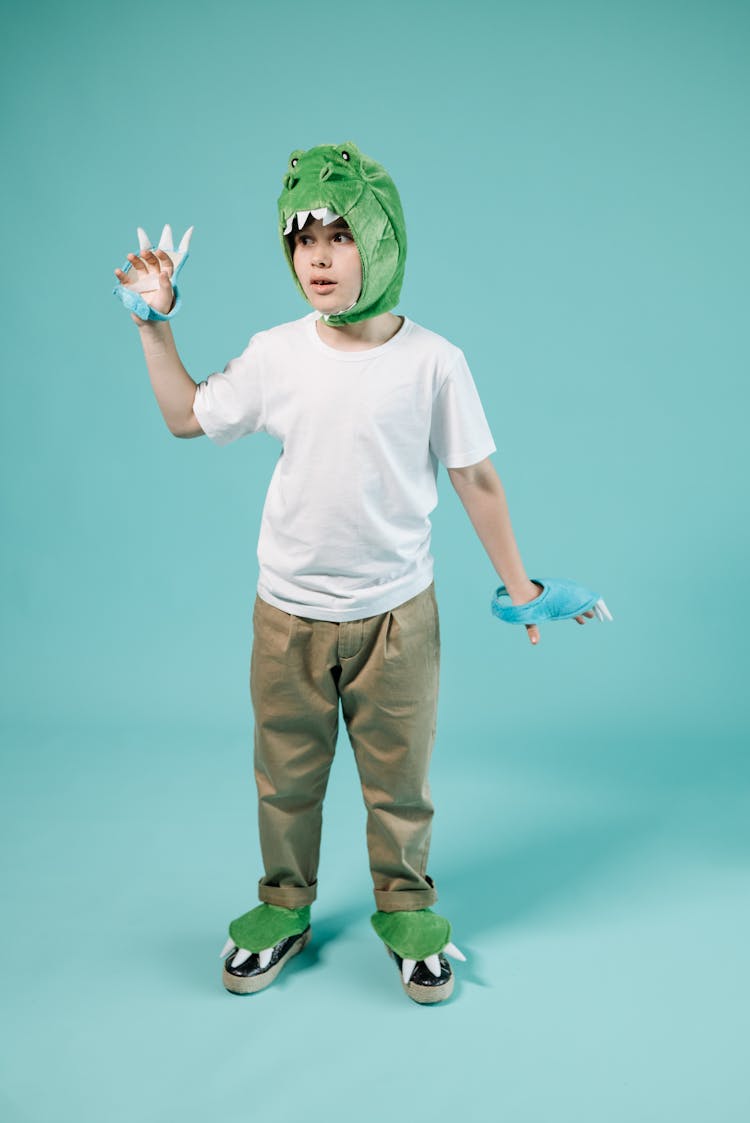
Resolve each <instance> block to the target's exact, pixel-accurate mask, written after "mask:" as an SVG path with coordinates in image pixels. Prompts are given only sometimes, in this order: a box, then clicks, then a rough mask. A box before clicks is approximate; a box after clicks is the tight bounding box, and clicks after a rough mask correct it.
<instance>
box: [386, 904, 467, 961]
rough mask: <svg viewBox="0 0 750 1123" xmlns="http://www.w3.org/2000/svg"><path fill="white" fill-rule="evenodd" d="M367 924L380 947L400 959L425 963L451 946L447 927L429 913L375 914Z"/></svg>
mask: <svg viewBox="0 0 750 1123" xmlns="http://www.w3.org/2000/svg"><path fill="white" fill-rule="evenodd" d="M370 922H371V923H372V926H373V928H374V929H375V931H376V932H377V934H378V935H379V936H380V938H381V940H382V941H383V943H384V944H387V945H388V947H389V948H390V949H391V951H395V952H396V954H397V955H400V956H401V958H402V959H426V958H427V956H428V955H437V954H438V952H441V951H442V950H443V948H445V946H446V945H447V944H449V943H450V938H451V926H450V923H449V922H448V921H447V920H446V919H445V917H443V916H438V915H437V913H434V912H433V911H432V909H418V910H417V911H416V912H380V911H378V912H375V913H373V914H372V916H371V917H370Z"/></svg>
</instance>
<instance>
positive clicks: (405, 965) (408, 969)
mask: <svg viewBox="0 0 750 1123" xmlns="http://www.w3.org/2000/svg"><path fill="white" fill-rule="evenodd" d="M416 966H417V961H416V959H402V960H401V978H402V979H403V980H404V982H405V983H408V982H409V980H410V979H411V977H412V975H413V974H414V968H415V967H416Z"/></svg>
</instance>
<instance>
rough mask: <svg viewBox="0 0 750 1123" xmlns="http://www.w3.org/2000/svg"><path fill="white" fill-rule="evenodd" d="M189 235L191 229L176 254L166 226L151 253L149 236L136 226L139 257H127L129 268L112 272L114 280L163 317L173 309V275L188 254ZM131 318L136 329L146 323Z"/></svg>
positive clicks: (133, 314) (138, 317) (133, 313)
mask: <svg viewBox="0 0 750 1123" xmlns="http://www.w3.org/2000/svg"><path fill="white" fill-rule="evenodd" d="M191 234H192V227H191V228H190V230H189V231H187V233H186V234H185V236H184V238H183V239H182V241H181V242H180V246H179V249H177V250H175V249H174V247H173V244H172V230H171V227H170V226H169V225H166V226H165V227H164V230H163V231H162V235H161V238H160V239H159V245H158V247H157V248H156V249H155V250H154V249H153V248H152V246H151V243H150V241H149V237H148V234H147V233H146V231H145V230H143V229H141V227H140V226H139V227H138V254H134V253H129V254H128V255H127V260H128V261H129V262H130V266H131V268H130V269H127V270H125V269H115V277H117V280H118V281H119V282H120V284H121V285H124V286H125V287H126V288H133V289H135V290H136V291H137V292H139V293H140V295H141V297H142V298H143V300H145V302H146V303H147V304H148V305H149V306H150V307H151V308H154V309H155V310H156V311H157V312H160V313H161V314H162V315H166V314H167V313H168V312H170V311H171V310H172V307H173V305H174V289H173V288H172V275H173V273H174V272H175V269H176V268H177V267H179V263H180V262H181V261H182V259H183V258H184V257H185V256H186V254H187V251H188V245H189V243H190V235H191ZM139 255H140V256H139ZM130 318H131V320H132V321H133V322H134V323H135V324H137V325H138V326H139V327H142V326H143V325H144V323H147V322H148V321H146V320H142V319H141V318H140V316H136V314H135V312H131V313H130Z"/></svg>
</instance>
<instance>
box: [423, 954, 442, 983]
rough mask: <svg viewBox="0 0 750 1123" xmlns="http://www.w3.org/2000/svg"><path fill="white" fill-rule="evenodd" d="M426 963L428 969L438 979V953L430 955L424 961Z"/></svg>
mask: <svg viewBox="0 0 750 1123" xmlns="http://www.w3.org/2000/svg"><path fill="white" fill-rule="evenodd" d="M424 965H425V967H426V968H427V970H428V971H431V972H432V974H433V975H434V976H435V978H436V979H439V978H440V960H439V959H438V957H437V956H436V955H428V956H427V958H426V959H425V961H424Z"/></svg>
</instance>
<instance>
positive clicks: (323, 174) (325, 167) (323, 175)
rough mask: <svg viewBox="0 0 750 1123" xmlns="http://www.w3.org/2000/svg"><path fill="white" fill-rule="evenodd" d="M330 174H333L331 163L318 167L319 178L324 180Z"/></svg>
mask: <svg viewBox="0 0 750 1123" xmlns="http://www.w3.org/2000/svg"><path fill="white" fill-rule="evenodd" d="M331 175H333V164H330V163H329V164H324V165H323V167H322V168H321V169H320V178H321V179H322V180H326V179H328V177H329V176H331Z"/></svg>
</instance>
